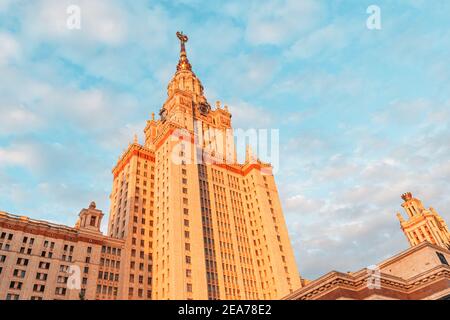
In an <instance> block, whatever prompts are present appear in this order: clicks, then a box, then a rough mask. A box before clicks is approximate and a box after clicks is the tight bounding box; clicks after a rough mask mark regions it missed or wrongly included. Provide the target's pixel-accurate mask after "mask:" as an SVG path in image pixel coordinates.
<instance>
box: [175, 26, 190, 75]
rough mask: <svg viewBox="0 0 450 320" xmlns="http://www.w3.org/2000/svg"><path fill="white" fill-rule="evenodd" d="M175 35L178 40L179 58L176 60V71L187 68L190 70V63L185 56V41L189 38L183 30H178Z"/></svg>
mask: <svg viewBox="0 0 450 320" xmlns="http://www.w3.org/2000/svg"><path fill="white" fill-rule="evenodd" d="M177 37H178V39H179V40H180V47H181V48H180V60H179V61H178V65H177V71H180V70H189V71H192V67H191V64H190V63H189V60H188V58H187V54H186V46H185V43H186V42H188V40H189V38H188V36H187V35H185V34H183V32H180V31H178V32H177Z"/></svg>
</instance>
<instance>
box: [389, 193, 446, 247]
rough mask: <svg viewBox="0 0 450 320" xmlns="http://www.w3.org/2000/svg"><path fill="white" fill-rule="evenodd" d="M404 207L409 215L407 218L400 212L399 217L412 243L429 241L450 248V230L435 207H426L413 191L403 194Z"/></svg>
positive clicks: (412, 244)
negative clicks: (414, 195)
mask: <svg viewBox="0 0 450 320" xmlns="http://www.w3.org/2000/svg"><path fill="white" fill-rule="evenodd" d="M402 199H403V201H404V202H403V203H402V207H403V209H404V210H405V211H406V214H407V215H408V219H407V220H405V219H404V218H403V216H402V215H401V214H400V213H397V217H398V219H399V221H400V226H401V228H402V230H403V232H404V233H405V235H406V238H407V239H408V241H409V243H410V245H411V246H412V247H413V246H416V245H418V244H419V243H421V242H424V241H428V242H430V243H432V244H436V245H438V246H441V247H443V248H446V249H450V232H449V230H448V228H447V225H446V224H445V221H444V219H443V218H442V217H441V216H440V215H439V214H438V213H437V212H436V210H434V209H433V208H430V209H426V208H425V207H424V205H423V204H422V201H420V200H419V199H416V198H414V197H413V195H412V194H411V192H407V193H404V194H403V195H402Z"/></svg>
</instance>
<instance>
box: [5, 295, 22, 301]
mask: <svg viewBox="0 0 450 320" xmlns="http://www.w3.org/2000/svg"><path fill="white" fill-rule="evenodd" d="M6 300H19V295H18V294H10V293H8V294H7V295H6Z"/></svg>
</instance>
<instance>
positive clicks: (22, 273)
mask: <svg viewBox="0 0 450 320" xmlns="http://www.w3.org/2000/svg"><path fill="white" fill-rule="evenodd" d="M13 275H14V277H17V278H25V270H19V269H15V270H14V273H13Z"/></svg>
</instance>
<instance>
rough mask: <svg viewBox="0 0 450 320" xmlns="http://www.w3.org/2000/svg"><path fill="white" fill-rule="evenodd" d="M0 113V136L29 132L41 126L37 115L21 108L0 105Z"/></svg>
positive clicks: (41, 122)
mask: <svg viewBox="0 0 450 320" xmlns="http://www.w3.org/2000/svg"><path fill="white" fill-rule="evenodd" d="M0 113H1V117H0V135H1V134H6V135H9V134H17V133H24V132H30V131H32V130H36V129H37V128H39V127H40V126H41V125H42V124H43V121H42V119H40V117H39V116H38V115H37V114H35V113H34V112H32V111H30V110H28V109H26V108H25V107H23V106H19V107H16V106H2V105H0Z"/></svg>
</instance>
